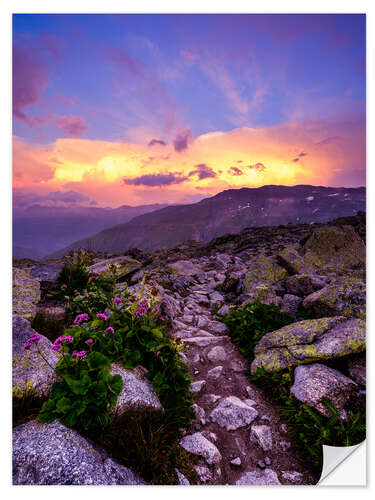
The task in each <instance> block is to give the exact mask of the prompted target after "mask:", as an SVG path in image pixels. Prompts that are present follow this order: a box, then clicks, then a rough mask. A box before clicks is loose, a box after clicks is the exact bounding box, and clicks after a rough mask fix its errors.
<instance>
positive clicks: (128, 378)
mask: <svg viewBox="0 0 375 500" xmlns="http://www.w3.org/2000/svg"><path fill="white" fill-rule="evenodd" d="M110 373H111V375H116V374H118V375H120V376H121V378H122V381H123V387H122V391H121V392H120V394H119V397H118V400H117V403H116V405H115V406H114V408H113V409H112V410H111V413H116V414H118V415H121V414H122V413H124V412H125V411H126V410H127V409H129V407H131V408H134V407H144V406H148V407H152V408H156V409H162V408H163V407H162V405H161V403H160V401H159V398H158V396H157V395H156V393H155V391H154V389H153V387H152V384H151V382H150V381H149V380H147V379H145V378H142V375H141V373H140V370H137V369H135V370H133V371H132V370H127V369H125V368H123V367H122V366H121V365H120V364H118V363H113V365H112V369H111V371H110Z"/></svg>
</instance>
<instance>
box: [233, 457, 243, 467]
mask: <svg viewBox="0 0 375 500" xmlns="http://www.w3.org/2000/svg"><path fill="white" fill-rule="evenodd" d="M230 463H231V464H232V465H235V466H237V467H239V466H240V465H241V464H242V462H241V459H240V457H236V458H234V459H233V460H231V461H230Z"/></svg>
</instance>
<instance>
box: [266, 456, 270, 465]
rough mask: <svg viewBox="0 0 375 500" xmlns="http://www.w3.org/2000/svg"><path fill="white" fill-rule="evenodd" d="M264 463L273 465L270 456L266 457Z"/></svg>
mask: <svg viewBox="0 0 375 500" xmlns="http://www.w3.org/2000/svg"><path fill="white" fill-rule="evenodd" d="M264 463H265V464H266V465H271V459H270V457H264Z"/></svg>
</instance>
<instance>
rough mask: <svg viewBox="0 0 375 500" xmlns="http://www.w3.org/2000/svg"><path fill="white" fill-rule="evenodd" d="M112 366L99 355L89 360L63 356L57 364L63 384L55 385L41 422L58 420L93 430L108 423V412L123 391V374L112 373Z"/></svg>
mask: <svg viewBox="0 0 375 500" xmlns="http://www.w3.org/2000/svg"><path fill="white" fill-rule="evenodd" d="M110 367H111V363H110V361H109V359H108V358H107V357H106V356H104V355H103V354H101V353H100V352H91V353H90V354H89V355H88V356H87V357H86V356H83V355H82V351H81V356H76V357H73V356H71V355H69V354H67V355H64V356H63V357H62V359H60V361H59V362H58V364H57V365H56V373H57V374H58V376H59V377H60V379H61V382H55V384H54V385H53V387H52V391H51V395H50V398H49V399H48V400H47V401H46V402H45V403H44V404H43V406H42V409H41V411H40V413H39V420H40V421H41V422H46V423H49V422H53V421H54V420H55V419H56V418H58V419H59V420H60V421H61V423H62V424H64V425H67V426H69V427H78V428H82V429H93V428H98V427H105V426H106V425H107V424H108V415H107V413H108V411H109V410H110V409H111V408H112V407H113V406H114V405H115V403H116V401H117V397H118V395H119V394H120V392H121V389H122V379H121V377H120V375H113V376H112V375H111V374H110V373H109V370H110Z"/></svg>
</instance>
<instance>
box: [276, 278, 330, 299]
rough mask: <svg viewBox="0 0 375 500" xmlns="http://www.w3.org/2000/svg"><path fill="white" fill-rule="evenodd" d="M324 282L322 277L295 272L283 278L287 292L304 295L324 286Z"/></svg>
mask: <svg viewBox="0 0 375 500" xmlns="http://www.w3.org/2000/svg"><path fill="white" fill-rule="evenodd" d="M326 284H327V283H326V281H325V280H324V279H322V278H320V277H319V276H315V275H313V274H295V275H294V276H289V277H288V278H287V279H286V280H285V283H284V286H285V289H286V291H287V292H288V293H291V294H292V295H299V296H300V297H305V296H306V295H310V293H314V292H316V291H317V290H320V289H321V288H323V287H325V285H326Z"/></svg>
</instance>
